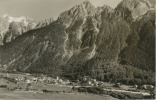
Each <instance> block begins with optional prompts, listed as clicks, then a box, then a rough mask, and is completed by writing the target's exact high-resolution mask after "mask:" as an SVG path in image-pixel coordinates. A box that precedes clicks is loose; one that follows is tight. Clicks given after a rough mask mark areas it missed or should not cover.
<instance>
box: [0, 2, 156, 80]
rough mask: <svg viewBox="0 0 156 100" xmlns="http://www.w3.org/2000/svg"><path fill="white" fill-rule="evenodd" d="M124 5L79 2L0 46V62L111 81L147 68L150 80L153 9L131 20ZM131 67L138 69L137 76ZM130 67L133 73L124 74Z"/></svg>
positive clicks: (5, 65)
mask: <svg viewBox="0 0 156 100" xmlns="http://www.w3.org/2000/svg"><path fill="white" fill-rule="evenodd" d="M125 1H128V0H123V2H125ZM136 2H139V3H140V2H142V1H138V0H137V1H136ZM121 4H122V3H120V4H119V6H120V5H121ZM124 5H126V4H124ZM132 5H133V4H132ZM119 6H118V7H119ZM122 6H123V5H122ZM120 8H121V7H120ZM124 8H126V9H129V8H128V7H127V6H126V7H124ZM138 9H140V8H138ZM122 10H123V9H118V8H117V9H115V10H114V9H112V8H110V7H108V6H105V5H104V6H103V7H98V8H95V7H94V6H93V5H92V4H91V3H90V2H88V1H87V2H84V3H82V4H80V5H77V6H75V7H73V8H71V9H70V10H68V11H65V12H63V13H62V14H60V16H59V17H58V19H57V20H56V21H54V22H53V23H51V24H49V25H46V26H45V27H42V28H38V29H35V30H31V31H29V32H26V33H25V34H23V35H21V36H19V37H18V38H16V39H15V40H14V41H13V42H10V43H7V44H6V45H4V46H1V47H0V64H1V66H2V67H3V68H6V69H8V70H18V71H27V72H31V73H46V74H57V75H64V76H69V75H70V76H72V77H78V76H79V75H90V76H93V77H95V78H98V79H101V80H103V78H102V77H105V79H104V80H105V81H106V80H107V81H111V80H109V79H116V80H113V82H116V81H119V80H120V81H121V80H126V81H127V80H133V79H141V78H142V77H141V78H140V77H139V78H138V76H139V75H144V74H140V73H146V71H147V73H148V71H149V72H150V74H149V75H150V76H151V78H150V77H149V78H148V79H146V80H145V82H146V81H148V80H152V78H154V76H153V72H154V70H153V69H154V67H155V66H154V58H153V57H154V51H153V50H154V46H155V45H154V40H155V38H154V28H153V27H154V26H155V24H153V23H154V22H155V19H154V18H153V16H154V15H153V14H154V13H153V11H147V13H146V14H145V15H142V16H141V15H140V14H139V16H141V17H137V18H136V19H135V20H127V19H125V17H124V16H120V15H119V12H122ZM122 13H125V12H122ZM141 14H143V13H141ZM130 15H131V13H130ZM137 16H138V15H137ZM132 19H133V18H132ZM39 26H40V25H39ZM134 26H135V27H134ZM148 48H150V50H149V49H148ZM142 69H143V70H146V71H144V72H142ZM134 70H139V72H140V73H139V74H138V75H136V74H135V73H133V72H134ZM150 70H153V71H150ZM128 71H130V72H132V73H131V75H125V73H128ZM147 73H146V74H147ZM121 74H123V77H122V78H121V77H120V76H119V75H121ZM132 76H133V77H132ZM115 77H116V78H115ZM117 77H118V78H117ZM119 77H120V78H119ZM133 81H134V80H133ZM135 81H136V80H135ZM151 82H153V81H151Z"/></svg>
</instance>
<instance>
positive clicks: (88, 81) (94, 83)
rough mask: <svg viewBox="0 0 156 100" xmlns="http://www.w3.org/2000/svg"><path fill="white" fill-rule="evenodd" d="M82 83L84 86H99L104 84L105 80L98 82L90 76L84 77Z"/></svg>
mask: <svg viewBox="0 0 156 100" xmlns="http://www.w3.org/2000/svg"><path fill="white" fill-rule="evenodd" d="M81 84H82V85H84V86H98V85H100V84H103V82H98V81H97V80H96V79H93V78H90V77H83V78H82V80H81Z"/></svg>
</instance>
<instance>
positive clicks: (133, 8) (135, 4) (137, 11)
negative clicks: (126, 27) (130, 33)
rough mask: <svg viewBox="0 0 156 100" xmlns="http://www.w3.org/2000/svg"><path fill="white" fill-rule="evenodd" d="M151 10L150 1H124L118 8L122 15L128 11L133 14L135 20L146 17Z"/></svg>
mask: <svg viewBox="0 0 156 100" xmlns="http://www.w3.org/2000/svg"><path fill="white" fill-rule="evenodd" d="M150 8H151V5H150V2H149V1H148V0H123V1H122V2H121V3H120V4H119V5H118V6H117V8H116V9H117V10H118V11H120V12H122V14H127V10H128V11H129V13H131V15H132V17H133V19H136V18H137V17H139V16H142V15H144V14H145V13H146V12H147V11H149V10H150Z"/></svg>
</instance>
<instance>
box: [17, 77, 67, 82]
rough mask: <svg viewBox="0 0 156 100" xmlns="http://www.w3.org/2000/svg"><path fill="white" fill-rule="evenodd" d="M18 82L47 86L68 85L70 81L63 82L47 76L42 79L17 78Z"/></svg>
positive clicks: (57, 78)
mask: <svg viewBox="0 0 156 100" xmlns="http://www.w3.org/2000/svg"><path fill="white" fill-rule="evenodd" d="M15 80H16V82H20V83H27V84H30V83H37V82H39V83H46V84H59V83H61V84H68V83H69V80H66V81H64V80H62V79H60V78H59V77H56V78H51V77H47V76H41V77H29V78H28V77H18V78H15Z"/></svg>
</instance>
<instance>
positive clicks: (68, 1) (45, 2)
mask: <svg viewBox="0 0 156 100" xmlns="http://www.w3.org/2000/svg"><path fill="white" fill-rule="evenodd" d="M83 1H86V0H0V16H2V15H4V14H9V15H10V16H14V17H19V16H28V17H31V18H33V19H36V20H40V19H45V18H51V17H53V18H55V19H56V18H57V17H58V16H59V14H60V13H61V12H63V11H66V10H68V9H70V8H71V7H73V6H74V5H76V4H80V3H82V2H83ZM89 1H90V2H91V3H92V4H93V5H94V6H95V7H96V6H102V5H104V4H106V5H109V6H110V7H112V8H114V7H116V6H117V4H118V3H119V2H121V0H89Z"/></svg>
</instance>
